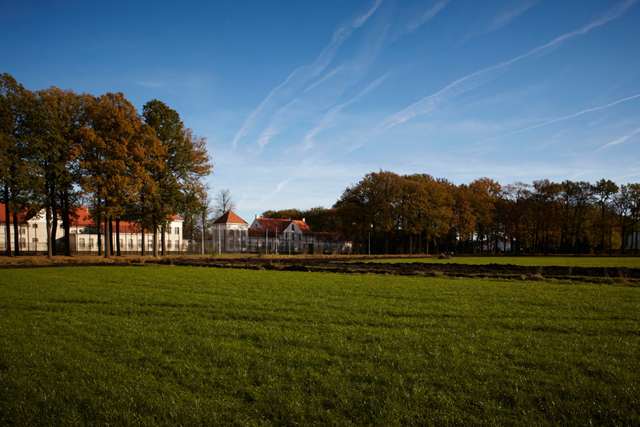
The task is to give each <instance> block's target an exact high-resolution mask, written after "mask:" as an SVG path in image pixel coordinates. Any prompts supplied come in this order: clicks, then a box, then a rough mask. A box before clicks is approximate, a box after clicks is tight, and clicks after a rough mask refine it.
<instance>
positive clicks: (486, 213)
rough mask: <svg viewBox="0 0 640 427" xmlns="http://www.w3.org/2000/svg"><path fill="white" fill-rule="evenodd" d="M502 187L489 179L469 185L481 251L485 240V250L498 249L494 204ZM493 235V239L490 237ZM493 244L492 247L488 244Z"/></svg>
mask: <svg viewBox="0 0 640 427" xmlns="http://www.w3.org/2000/svg"><path fill="white" fill-rule="evenodd" d="M501 189H502V187H501V186H500V184H499V183H498V182H496V181H494V180H492V179H489V178H479V179H476V180H475V181H473V182H472V183H470V184H469V190H470V191H469V201H470V203H471V209H472V210H473V212H474V216H475V218H476V234H477V235H478V239H479V241H480V245H481V247H480V250H483V249H484V248H483V247H482V245H483V242H484V241H485V239H484V238H485V237H486V238H487V240H486V241H487V249H489V247H491V246H493V247H494V248H497V247H498V242H497V235H498V230H497V221H496V202H497V200H498V198H499V197H500V191H501ZM491 235H493V238H492V237H491ZM490 242H493V245H491V244H490Z"/></svg>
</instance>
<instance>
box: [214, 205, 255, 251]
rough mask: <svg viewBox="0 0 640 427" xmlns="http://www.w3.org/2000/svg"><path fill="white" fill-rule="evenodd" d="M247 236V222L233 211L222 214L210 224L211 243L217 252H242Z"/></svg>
mask: <svg viewBox="0 0 640 427" xmlns="http://www.w3.org/2000/svg"><path fill="white" fill-rule="evenodd" d="M248 236H249V224H247V223H246V221H245V220H243V219H242V218H240V217H239V216H238V215H236V214H235V213H234V212H233V211H229V212H227V213H226V214H224V215H222V216H221V217H220V218H218V219H217V220H216V221H215V222H214V223H213V226H212V239H213V244H214V247H215V248H217V251H216V252H218V253H221V252H225V253H226V252H242V248H243V246H246V244H244V243H246V240H247V238H248ZM243 244H244V245H243Z"/></svg>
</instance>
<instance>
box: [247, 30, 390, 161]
mask: <svg viewBox="0 0 640 427" xmlns="http://www.w3.org/2000/svg"><path fill="white" fill-rule="evenodd" d="M386 33H387V28H383V29H382V31H379V32H372V33H371V34H370V35H369V37H368V40H367V42H366V43H365V44H364V47H363V48H362V49H361V51H360V52H359V54H358V55H356V56H355V57H353V58H351V59H350V60H348V61H346V62H344V63H342V64H340V65H339V66H338V67H336V68H335V69H333V70H331V71H330V72H328V73H327V74H326V75H325V76H323V77H322V78H320V79H319V80H318V81H316V82H314V83H313V84H312V85H310V86H309V87H307V88H306V89H305V90H304V91H303V92H302V93H301V94H300V95H299V96H298V97H296V98H294V99H292V100H291V101H290V102H289V103H287V104H285V105H284V106H282V107H280V108H279V109H278V110H277V111H276V112H275V113H273V115H272V116H271V118H270V119H269V124H268V125H267V127H266V128H265V129H264V130H263V131H262V132H261V134H260V137H259V138H258V150H257V151H258V152H261V151H262V150H263V148H264V146H265V145H266V144H267V143H268V142H269V140H270V139H271V138H273V137H274V136H276V135H277V134H278V133H280V132H282V131H284V130H285V129H286V128H288V127H290V126H293V125H295V124H296V123H297V122H298V121H299V120H300V119H301V118H302V117H304V116H308V115H309V114H311V113H313V112H317V111H323V110H326V109H327V108H331V106H332V105H334V104H335V102H337V101H338V100H339V99H340V98H341V97H342V95H343V94H344V92H345V91H347V90H348V89H350V88H352V87H353V86H354V85H355V84H357V82H358V81H359V80H361V79H362V76H363V75H364V74H365V73H366V71H367V70H368V69H369V67H370V65H371V63H372V62H373V61H374V60H375V58H376V57H377V55H378V52H379V50H380V48H381V46H382V45H383V42H384V40H385V37H386ZM375 86H377V85H375ZM375 86H373V87H371V88H369V89H366V90H365V93H366V92H368V91H369V90H372V89H373V88H375ZM336 113H337V112H336ZM251 151H253V150H251Z"/></svg>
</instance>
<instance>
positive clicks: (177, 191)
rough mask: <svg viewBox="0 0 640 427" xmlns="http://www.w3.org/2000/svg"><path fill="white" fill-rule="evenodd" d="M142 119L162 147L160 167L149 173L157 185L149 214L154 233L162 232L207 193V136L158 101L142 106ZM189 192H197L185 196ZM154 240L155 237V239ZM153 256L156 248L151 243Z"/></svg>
mask: <svg viewBox="0 0 640 427" xmlns="http://www.w3.org/2000/svg"><path fill="white" fill-rule="evenodd" d="M142 115H143V117H144V121H145V123H146V124H147V125H149V126H150V127H151V128H152V129H153V130H154V132H155V136H156V137H157V139H158V140H159V141H160V143H161V144H162V145H163V147H164V158H163V166H162V168H160V169H159V170H154V171H151V173H150V174H149V175H150V177H151V179H152V180H153V182H154V183H155V185H156V187H157V193H156V194H155V195H154V196H153V197H152V200H151V201H150V204H149V205H150V207H151V212H150V217H151V222H152V227H153V231H154V235H156V234H157V230H158V227H160V228H161V229H162V230H163V231H164V228H165V227H166V226H167V224H168V222H169V221H170V216H171V215H174V214H176V213H178V212H180V211H181V209H182V210H184V209H185V207H186V206H185V205H186V204H188V203H192V204H193V205H194V206H191V208H193V209H195V210H198V206H197V205H198V200H202V198H203V197H204V196H205V193H206V186H205V184H204V183H203V182H202V180H203V179H204V177H206V176H207V175H209V174H210V173H211V170H212V168H213V166H212V165H211V163H210V159H209V155H208V154H207V150H206V139H205V138H204V137H199V136H196V135H194V134H193V131H192V130H191V129H188V128H186V127H185V126H184V124H183V123H182V122H181V121H180V115H179V114H178V112H177V111H175V110H173V109H171V108H169V107H168V106H167V105H166V104H164V103H163V102H161V101H158V100H155V99H154V100H152V101H149V102H147V103H146V104H145V105H144V107H143V112H142ZM189 194H194V195H197V196H196V197H188V195H189ZM156 240H157V239H155V238H154V242H155V241H156ZM162 252H163V254H164V252H165V233H164V232H163V233H162ZM154 255H155V256H157V255H158V253H157V248H155V245H154Z"/></svg>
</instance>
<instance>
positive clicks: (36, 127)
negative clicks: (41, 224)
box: [27, 87, 92, 257]
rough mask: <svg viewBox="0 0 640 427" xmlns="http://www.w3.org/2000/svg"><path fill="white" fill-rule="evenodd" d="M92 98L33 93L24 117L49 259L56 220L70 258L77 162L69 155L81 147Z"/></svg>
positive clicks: (55, 90) (54, 92)
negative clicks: (39, 181)
mask: <svg viewBox="0 0 640 427" xmlns="http://www.w3.org/2000/svg"><path fill="white" fill-rule="evenodd" d="M91 101H92V99H91V97H90V96H88V95H85V94H82V95H77V94H76V93H74V92H73V91H71V90H61V89H58V88H56V87H51V88H49V89H44V90H40V91H38V92H36V93H35V102H34V104H33V108H31V109H30V110H29V112H28V115H27V121H28V123H29V139H30V143H31V145H32V146H33V148H34V152H35V153H36V155H35V162H36V164H37V167H38V170H39V173H40V174H41V177H42V191H41V192H40V194H41V195H42V197H41V203H40V205H41V206H43V207H44V209H45V213H46V223H47V236H48V256H49V257H51V256H52V255H55V253H56V248H55V241H56V234H57V231H58V218H59V217H61V218H62V223H63V228H64V237H65V255H67V256H70V255H71V245H70V222H71V212H72V210H73V206H74V205H75V204H76V201H77V200H78V196H79V194H78V192H77V190H76V185H75V184H76V182H77V180H76V178H77V176H78V171H77V169H76V166H77V163H76V162H75V158H74V156H73V155H72V153H79V152H80V151H82V149H83V147H84V142H85V141H86V139H87V137H88V135H89V130H88V118H87V109H88V108H89V106H90V104H91Z"/></svg>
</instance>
